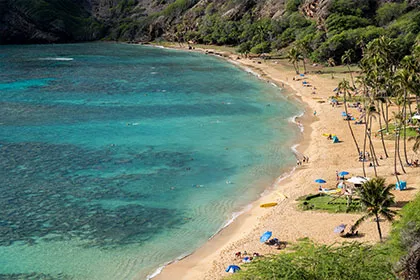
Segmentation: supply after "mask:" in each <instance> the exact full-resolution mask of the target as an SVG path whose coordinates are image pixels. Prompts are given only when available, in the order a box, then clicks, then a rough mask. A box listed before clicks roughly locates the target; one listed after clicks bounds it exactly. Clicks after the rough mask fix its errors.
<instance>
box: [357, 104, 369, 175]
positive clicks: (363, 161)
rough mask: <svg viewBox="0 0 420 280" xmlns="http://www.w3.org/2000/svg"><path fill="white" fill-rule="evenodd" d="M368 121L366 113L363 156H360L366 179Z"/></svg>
mask: <svg viewBox="0 0 420 280" xmlns="http://www.w3.org/2000/svg"><path fill="white" fill-rule="evenodd" d="M365 107H366V106H365ZM368 120H369V118H368V117H367V113H365V140H364V142H363V155H362V168H363V176H364V177H366V168H365V154H366V142H367V135H368ZM359 154H360V153H359Z"/></svg>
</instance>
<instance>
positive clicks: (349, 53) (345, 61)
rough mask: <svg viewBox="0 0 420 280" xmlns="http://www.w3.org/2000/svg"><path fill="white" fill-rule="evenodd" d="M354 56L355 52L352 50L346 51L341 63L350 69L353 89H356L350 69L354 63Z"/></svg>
mask: <svg viewBox="0 0 420 280" xmlns="http://www.w3.org/2000/svg"><path fill="white" fill-rule="evenodd" d="M353 56H354V51H353V50H351V49H350V50H347V51H345V52H344V54H343V56H342V57H341V63H343V64H346V65H347V68H348V69H349V73H350V78H351V84H352V86H353V88H356V86H355V84H354V79H353V73H352V72H351V69H350V63H351V62H352V57H353Z"/></svg>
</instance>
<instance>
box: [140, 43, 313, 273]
mask: <svg viewBox="0 0 420 280" xmlns="http://www.w3.org/2000/svg"><path fill="white" fill-rule="evenodd" d="M145 46H150V47H156V48H163V49H169V50H179V51H184V52H188V51H192V52H196V53H200V54H205V55H212V56H215V57H217V58H220V59H223V60H225V61H226V62H227V63H230V64H233V65H234V66H236V67H238V68H240V69H241V70H242V71H244V72H246V73H248V74H250V75H253V76H255V77H256V78H258V79H259V80H261V81H262V82H269V83H270V84H271V85H272V86H274V87H277V88H278V89H282V90H283V93H286V97H288V98H290V97H291V98H293V99H295V100H294V101H293V102H297V103H301V105H303V108H302V109H303V110H302V112H300V113H299V114H297V115H295V116H292V117H290V119H289V122H290V123H292V124H293V125H296V126H297V128H298V129H299V132H300V135H299V136H298V139H297V141H296V142H295V143H293V144H292V146H290V150H291V152H292V153H293V154H294V155H295V157H296V158H298V156H299V155H298V154H301V155H302V152H300V151H299V150H300V149H302V151H304V150H305V148H306V147H307V146H309V144H310V143H309V142H310V139H309V140H306V139H308V138H310V132H311V127H310V125H311V123H312V122H313V120H312V119H310V118H309V116H308V112H309V110H308V109H311V107H310V106H309V104H307V103H306V102H304V100H303V99H302V97H301V96H300V95H298V94H297V93H298V92H297V91H296V89H295V88H294V87H293V86H292V85H290V84H288V83H287V82H286V81H281V84H279V83H278V82H276V81H275V80H273V79H270V78H267V79H265V78H263V77H264V76H265V75H266V73H264V72H263V71H261V69H258V68H253V67H252V66H250V65H244V64H241V63H240V62H237V61H235V60H234V59H233V58H232V57H231V56H232V55H234V54H229V56H224V55H220V54H217V53H208V52H207V50H206V49H194V50H188V49H187V48H182V47H167V46H160V45H154V44H148V45H145ZM298 120H299V122H298ZM300 120H302V121H300ZM305 128H306V129H305ZM305 140H306V141H305ZM296 169H297V167H296V166H295V165H294V166H291V167H290V168H287V170H286V171H284V172H283V173H281V174H280V175H279V176H278V177H277V178H276V179H275V180H274V182H273V183H272V184H271V186H269V187H267V188H265V189H264V190H263V191H262V192H261V193H260V195H259V197H258V198H257V199H256V200H255V201H252V202H251V203H249V204H247V205H246V206H244V207H243V208H242V209H240V210H239V211H237V212H233V213H232V217H231V218H230V219H229V220H227V221H226V222H225V223H224V224H223V225H222V226H221V227H220V229H219V230H217V231H216V232H215V233H214V234H213V235H212V236H211V237H210V238H209V239H208V240H207V241H206V243H204V244H203V245H202V246H200V247H198V248H197V249H195V250H194V251H193V252H191V253H186V254H185V255H181V256H179V257H177V258H175V259H174V260H171V261H169V262H167V263H165V264H163V265H162V266H160V267H158V268H157V269H156V270H155V271H154V272H153V273H151V274H149V275H148V276H147V278H146V279H147V280H149V279H155V280H156V279H160V277H161V276H162V273H163V271H164V270H165V269H166V268H167V267H168V266H171V265H175V264H177V263H179V262H181V261H183V260H185V259H188V258H190V257H191V256H194V255H195V254H196V252H197V251H198V250H200V249H201V248H202V247H203V246H205V245H207V244H208V243H210V242H212V240H213V239H215V238H217V237H218V235H220V234H221V233H222V232H223V231H224V230H227V229H228V228H229V227H232V224H233V223H235V222H236V223H239V222H240V221H238V220H240V219H241V218H243V216H246V214H247V213H248V212H250V211H251V210H252V209H253V208H255V207H259V206H258V205H257V206H256V205H255V204H256V203H257V204H259V203H258V202H259V201H260V200H263V199H264V198H265V197H267V196H269V195H270V194H272V193H273V192H275V186H276V185H278V184H280V183H281V182H282V181H285V180H287V179H289V177H291V176H293V174H294V173H295V172H296ZM170 277H172V276H170ZM164 279H165V278H164ZM168 279H169V278H168Z"/></svg>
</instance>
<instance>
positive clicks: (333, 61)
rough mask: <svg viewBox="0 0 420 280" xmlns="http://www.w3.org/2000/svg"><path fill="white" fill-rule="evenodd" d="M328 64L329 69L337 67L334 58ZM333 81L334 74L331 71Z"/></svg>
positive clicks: (329, 59)
mask: <svg viewBox="0 0 420 280" xmlns="http://www.w3.org/2000/svg"><path fill="white" fill-rule="evenodd" d="M327 63H328V66H329V67H334V66H335V60H334V58H332V57H330V58H328V60H327ZM331 79H334V72H333V71H331Z"/></svg>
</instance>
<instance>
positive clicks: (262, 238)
mask: <svg viewBox="0 0 420 280" xmlns="http://www.w3.org/2000/svg"><path fill="white" fill-rule="evenodd" d="M272 234H273V233H272V232H271V231H266V232H264V234H263V235H261V237H260V242H261V243H263V242H265V241H267V240H268V239H270V237H271V235H272Z"/></svg>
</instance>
